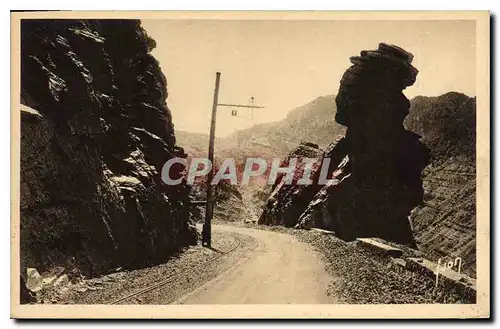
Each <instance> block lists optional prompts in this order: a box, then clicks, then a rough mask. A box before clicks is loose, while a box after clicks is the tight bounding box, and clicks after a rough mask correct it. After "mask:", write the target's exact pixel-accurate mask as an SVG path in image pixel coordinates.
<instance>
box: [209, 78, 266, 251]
mask: <svg viewBox="0 0 500 329" xmlns="http://www.w3.org/2000/svg"><path fill="white" fill-rule="evenodd" d="M219 86H220V72H217V73H216V75H215V89H214V102H213V104H212V118H211V121H210V140H209V144H208V160H210V163H211V164H212V168H211V169H210V172H209V173H208V180H207V201H206V211H205V223H204V224H203V232H202V245H203V246H206V247H209V248H210V247H211V245H212V218H213V215H214V202H215V200H214V196H213V194H214V193H213V185H212V181H213V179H214V141H215V121H216V118H217V106H227V107H245V108H250V109H251V111H252V114H251V115H252V117H253V109H256V108H259V109H263V108H264V107H263V106H255V105H253V103H254V97H253V96H252V97H251V104H250V105H240V104H219ZM200 203H201V202H200Z"/></svg>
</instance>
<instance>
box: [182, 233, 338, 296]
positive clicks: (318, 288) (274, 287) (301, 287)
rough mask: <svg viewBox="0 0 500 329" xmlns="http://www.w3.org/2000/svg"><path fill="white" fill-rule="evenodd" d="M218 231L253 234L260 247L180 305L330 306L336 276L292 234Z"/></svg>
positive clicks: (311, 250)
mask: <svg viewBox="0 0 500 329" xmlns="http://www.w3.org/2000/svg"><path fill="white" fill-rule="evenodd" d="M213 229H214V231H217V232H220V231H224V232H235V233H239V234H244V235H249V236H252V237H253V238H255V239H256V240H257V241H258V247H257V248H256V249H255V250H253V251H249V252H248V253H247V254H245V255H244V256H243V257H241V258H240V259H238V261H237V262H236V263H235V264H234V266H232V267H231V268H230V269H228V270H227V271H225V272H223V273H221V274H220V275H219V276H217V277H216V278H214V279H213V280H211V281H209V282H207V283H205V284H204V285H202V286H201V287H199V288H197V289H195V290H194V291H192V292H191V293H189V294H187V295H184V296H183V297H182V298H180V299H178V300H177V301H176V302H175V303H176V304H288V303H300V304H306V303H307V304H326V303H331V302H332V301H333V300H332V299H331V298H330V297H329V296H328V295H327V287H328V283H329V282H330V281H331V278H330V277H329V275H328V274H327V273H326V271H325V269H324V265H323V263H322V261H321V260H320V257H319V255H318V253H317V252H316V251H314V250H313V248H312V247H311V246H310V245H308V244H305V243H302V242H299V241H297V239H296V238H295V237H293V236H291V235H287V234H281V233H276V232H269V231H264V230H255V229H250V228H240V227H233V226H225V225H214V226H213Z"/></svg>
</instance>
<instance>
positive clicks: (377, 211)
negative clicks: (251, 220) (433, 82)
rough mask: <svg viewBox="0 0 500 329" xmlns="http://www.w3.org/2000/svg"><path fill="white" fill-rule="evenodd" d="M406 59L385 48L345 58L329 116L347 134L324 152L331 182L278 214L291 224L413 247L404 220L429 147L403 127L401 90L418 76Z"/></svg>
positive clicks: (418, 196)
mask: <svg viewBox="0 0 500 329" xmlns="http://www.w3.org/2000/svg"><path fill="white" fill-rule="evenodd" d="M412 59H413V56H412V55H411V54H410V53H408V52H406V51H404V50H403V49H401V48H399V47H396V46H390V45H386V44H380V45H379V48H378V49H377V50H373V51H366V50H365V51H362V52H361V55H360V56H355V57H352V58H351V62H352V63H353V65H352V66H351V67H350V68H349V69H348V70H347V71H346V72H345V74H344V76H343V77H342V80H341V86H340V90H339V93H338V95H337V98H336V103H337V113H336V117H335V119H336V121H337V122H338V123H340V124H342V125H344V126H346V127H347V132H346V135H345V137H344V138H343V139H342V140H340V141H339V142H338V143H333V145H331V146H330V147H329V150H327V151H326V152H325V156H327V157H331V156H333V158H334V159H332V162H331V166H333V168H334V169H333V170H331V171H330V172H331V173H332V175H333V178H334V179H336V181H335V183H334V184H332V185H330V186H323V187H316V188H315V192H316V193H315V194H314V197H312V201H311V198H309V199H308V201H310V202H309V204H306V206H305V207H303V209H301V210H300V211H297V212H296V213H294V214H293V215H291V216H290V214H286V216H289V217H287V220H288V221H290V223H291V224H292V225H296V226H297V227H312V226H316V227H323V228H327V229H330V230H333V231H335V232H336V234H337V236H339V237H341V238H343V239H346V240H352V239H355V238H356V237H381V238H384V239H387V240H390V241H394V242H397V243H402V244H408V245H414V239H413V235H412V231H411V228H410V225H409V221H408V216H409V215H410V212H411V210H412V209H413V208H415V207H416V206H417V205H419V204H421V203H422V202H423V188H422V180H421V172H422V170H423V169H424V167H425V166H426V165H427V164H428V162H429V150H428V149H427V147H425V146H424V145H423V144H422V143H421V142H420V141H419V139H420V136H418V135H417V134H415V133H413V132H411V131H408V130H406V129H405V128H404V126H403V120H404V118H405V117H406V115H407V114H408V110H409V107H410V102H409V100H408V99H407V98H406V97H405V96H404V94H403V92H402V91H403V89H405V88H406V87H407V86H410V85H412V84H413V83H414V82H415V79H416V75H417V73H418V71H417V70H416V69H415V68H414V67H413V66H412V65H411V61H412ZM283 193H284V192H281V191H279V190H276V191H274V193H273V194H278V195H280V194H283ZM306 197H307V196H306ZM270 207H271V208H276V206H271V205H270ZM277 208H278V209H279V207H277ZM266 212H268V213H269V212H272V211H270V210H266ZM266 212H265V213H264V214H266ZM266 222H272V221H269V220H268V221H266Z"/></svg>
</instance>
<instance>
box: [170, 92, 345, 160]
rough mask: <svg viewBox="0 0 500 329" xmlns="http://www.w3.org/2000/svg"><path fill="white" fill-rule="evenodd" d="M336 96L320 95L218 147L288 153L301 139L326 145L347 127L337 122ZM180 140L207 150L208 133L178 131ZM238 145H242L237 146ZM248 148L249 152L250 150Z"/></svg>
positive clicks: (220, 141)
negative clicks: (278, 119)
mask: <svg viewBox="0 0 500 329" xmlns="http://www.w3.org/2000/svg"><path fill="white" fill-rule="evenodd" d="M335 113H336V106H335V95H328V96H321V97H318V98H316V99H315V100H313V101H311V102H310V103H307V104H305V105H303V106H300V107H297V108H295V109H294V110H292V111H290V112H289V113H288V115H287V116H286V117H285V118H284V119H283V120H281V121H278V122H272V123H262V124H257V125H255V126H252V127H250V128H247V129H244V130H239V131H236V132H234V133H232V134H230V135H229V136H227V137H224V138H217V139H216V141H215V149H216V151H217V152H218V153H219V156H221V155H227V154H235V153H239V154H241V155H244V154H246V153H248V152H250V153H255V151H257V152H258V151H259V150H261V151H262V152H264V153H266V154H274V155H275V156H285V155H286V154H288V153H289V152H290V151H291V150H292V149H293V148H294V147H296V146H297V145H298V144H300V142H301V141H302V140H304V141H308V142H312V143H316V144H318V145H319V146H320V147H326V146H327V145H328V144H329V143H330V141H331V140H333V139H334V138H335V137H336V136H337V135H339V134H342V133H343V132H344V131H345V128H344V127H343V126H341V125H339V124H338V123H336V122H335ZM175 134H176V138H177V143H178V144H179V145H182V146H183V147H184V149H185V150H186V152H187V153H188V154H190V153H191V152H194V153H198V152H207V150H208V135H206V134H197V133H188V132H184V131H176V132H175ZM238 144H239V145H238ZM247 151H248V152H247Z"/></svg>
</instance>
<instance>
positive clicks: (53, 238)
mask: <svg viewBox="0 0 500 329" xmlns="http://www.w3.org/2000/svg"><path fill="white" fill-rule="evenodd" d="M21 25H22V26H21V33H22V35H21V38H22V39H21V42H22V49H21V67H22V70H21V89H22V92H21V102H22V104H23V105H21V182H20V183H21V266H22V270H23V269H25V268H26V267H35V268H37V269H39V270H40V271H43V270H46V269H48V268H50V267H53V266H62V267H66V268H67V267H73V268H77V269H79V270H80V271H81V272H83V274H84V275H86V276H94V275H97V274H100V273H103V272H106V271H108V270H110V269H112V268H115V267H124V268H135V267H141V266H147V265H150V264H154V263H158V262H161V261H164V260H166V259H167V258H168V257H169V256H170V255H172V254H173V253H174V252H176V251H177V250H179V249H180V248H182V247H183V246H186V245H188V244H190V243H194V242H195V241H196V239H197V237H196V231H195V229H194V227H193V225H192V224H191V221H190V205H189V203H190V202H189V197H188V193H189V188H188V187H187V186H186V185H183V184H181V185H178V186H166V185H165V184H163V182H162V181H161V175H160V174H161V168H162V166H163V164H164V163H165V161H166V160H168V159H169V158H171V157H185V156H186V155H185V153H184V151H183V149H182V148H180V147H177V146H176V140H175V137H174V130H173V123H172V117H171V114H170V110H169V109H168V107H167V104H166V99H167V96H168V93H167V83H166V79H165V76H164V75H163V73H162V72H161V70H160V68H159V65H158V62H157V61H156V60H155V58H154V57H153V56H152V55H151V54H150V51H151V49H152V48H153V47H154V46H155V42H154V40H152V39H150V38H149V37H148V36H147V34H146V32H145V31H144V30H143V29H142V28H141V25H140V21H138V20H23V21H22V24H21Z"/></svg>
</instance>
